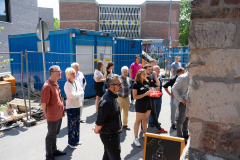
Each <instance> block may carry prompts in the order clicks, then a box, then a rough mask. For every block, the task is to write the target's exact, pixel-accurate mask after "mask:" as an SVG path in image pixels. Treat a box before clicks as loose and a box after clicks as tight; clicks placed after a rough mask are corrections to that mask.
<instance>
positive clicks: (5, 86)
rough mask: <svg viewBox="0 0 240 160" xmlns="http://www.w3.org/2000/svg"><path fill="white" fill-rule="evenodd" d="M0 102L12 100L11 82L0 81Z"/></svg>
mask: <svg viewBox="0 0 240 160" xmlns="http://www.w3.org/2000/svg"><path fill="white" fill-rule="evenodd" d="M0 91H1V92H0V103H5V102H7V101H11V100H12V92H11V83H10V82H5V81H0Z"/></svg>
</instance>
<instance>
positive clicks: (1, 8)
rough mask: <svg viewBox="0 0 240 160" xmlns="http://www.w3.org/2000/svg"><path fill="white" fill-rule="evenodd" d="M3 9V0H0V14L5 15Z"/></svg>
mask: <svg viewBox="0 0 240 160" xmlns="http://www.w3.org/2000/svg"><path fill="white" fill-rule="evenodd" d="M4 11H5V2H4V1H2V0H0V15H5V13H3V12H4Z"/></svg>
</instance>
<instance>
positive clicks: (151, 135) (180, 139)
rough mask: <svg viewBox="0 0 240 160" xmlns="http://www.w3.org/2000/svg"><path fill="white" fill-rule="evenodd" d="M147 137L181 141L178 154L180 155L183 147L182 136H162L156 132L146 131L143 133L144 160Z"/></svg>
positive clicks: (144, 159) (144, 158)
mask: <svg viewBox="0 0 240 160" xmlns="http://www.w3.org/2000/svg"><path fill="white" fill-rule="evenodd" d="M148 137H152V138H158V139H164V140H170V141H177V142H180V143H181V149H180V156H181V155H182V152H183V149H184V147H185V140H184V138H178V137H171V136H163V135H158V134H152V133H146V134H145V138H144V148H143V160H146V149H147V138H148Z"/></svg>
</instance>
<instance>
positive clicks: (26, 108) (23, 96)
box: [21, 51, 28, 120]
mask: <svg viewBox="0 0 240 160" xmlns="http://www.w3.org/2000/svg"><path fill="white" fill-rule="evenodd" d="M21 74H22V76H21V80H22V94H23V99H24V104H25V110H26V114H27V120H28V111H27V103H26V99H25V94H24V89H23V51H21Z"/></svg>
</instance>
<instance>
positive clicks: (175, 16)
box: [142, 3, 180, 22]
mask: <svg viewBox="0 0 240 160" xmlns="http://www.w3.org/2000/svg"><path fill="white" fill-rule="evenodd" d="M144 8H146V11H145V15H143V16H144V17H143V16H142V17H143V19H144V21H166V22H169V10H170V4H155V3H154V4H152V3H150V4H145V5H144V6H142V9H143V10H145V9H144ZM171 17H172V22H179V17H180V4H172V14H171ZM143 19H142V22H144V21H143Z"/></svg>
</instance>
